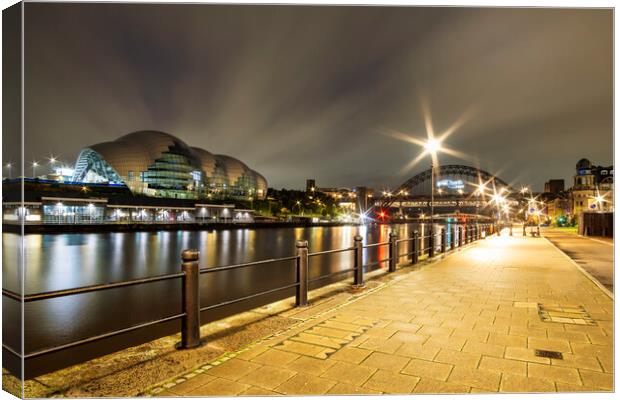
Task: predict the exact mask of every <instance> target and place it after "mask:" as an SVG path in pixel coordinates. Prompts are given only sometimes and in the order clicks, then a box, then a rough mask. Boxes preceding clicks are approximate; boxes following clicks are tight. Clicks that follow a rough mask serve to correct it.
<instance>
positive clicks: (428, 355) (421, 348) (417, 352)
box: [398, 343, 441, 361]
mask: <svg viewBox="0 0 620 400" xmlns="http://www.w3.org/2000/svg"><path fill="white" fill-rule="evenodd" d="M440 350H441V349H440V348H439V347H433V346H427V345H421V344H417V343H405V344H403V345H402V346H401V347H400V348H399V349H398V354H399V355H401V356H406V357H413V358H419V359H422V360H429V361H432V360H434V359H435V357H436V356H437V354H438V353H439V351H440Z"/></svg>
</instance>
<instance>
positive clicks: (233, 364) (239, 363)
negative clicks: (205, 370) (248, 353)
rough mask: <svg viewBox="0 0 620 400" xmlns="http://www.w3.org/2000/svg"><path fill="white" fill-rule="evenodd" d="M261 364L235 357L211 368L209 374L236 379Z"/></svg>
mask: <svg viewBox="0 0 620 400" xmlns="http://www.w3.org/2000/svg"><path fill="white" fill-rule="evenodd" d="M260 366H261V365H260V364H255V363H252V362H249V361H245V360H237V359H235V358H233V359H231V360H228V361H226V362H224V363H221V364H220V365H217V366H215V367H213V368H211V369H210V370H209V375H213V376H217V377H220V378H226V379H230V380H232V381H236V380H237V379H239V378H241V377H242V376H244V375H247V374H249V373H251V372H252V371H255V370H257V369H258V368H260Z"/></svg>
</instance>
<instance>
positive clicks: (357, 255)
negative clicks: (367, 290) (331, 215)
mask: <svg viewBox="0 0 620 400" xmlns="http://www.w3.org/2000/svg"><path fill="white" fill-rule="evenodd" d="M353 243H354V245H353V247H355V252H354V256H353V257H354V259H353V266H354V268H355V276H354V279H353V284H354V285H355V286H363V285H364V266H363V265H362V250H363V248H362V237H361V236H360V235H355V237H354V238H353Z"/></svg>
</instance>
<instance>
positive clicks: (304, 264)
mask: <svg viewBox="0 0 620 400" xmlns="http://www.w3.org/2000/svg"><path fill="white" fill-rule="evenodd" d="M295 247H297V291H296V292H295V305H296V306H297V307H303V306H307V305H308V241H307V240H298V241H297V242H296V243H295Z"/></svg>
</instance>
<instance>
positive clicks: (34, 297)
mask: <svg viewBox="0 0 620 400" xmlns="http://www.w3.org/2000/svg"><path fill="white" fill-rule="evenodd" d="M183 275H185V274H184V273H183V272H177V273H175V274H167V275H158V276H152V277H149V278H138V279H132V280H129V281H123V282H112V283H103V284H99V285H90V286H82V287H78V288H73V289H63V290H54V291H51V292H44V293H37V294H29V295H27V296H24V302H31V301H38V300H45V299H52V298H54V297H63V296H72V295H76V294H82V293H91V292H98V291H100V290H106V289H115V288H119V287H127V286H134V285H140V284H143V283H152V282H159V281H165V280H169V279H176V278H181V277H182V276H183Z"/></svg>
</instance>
